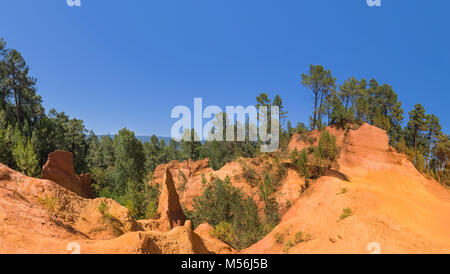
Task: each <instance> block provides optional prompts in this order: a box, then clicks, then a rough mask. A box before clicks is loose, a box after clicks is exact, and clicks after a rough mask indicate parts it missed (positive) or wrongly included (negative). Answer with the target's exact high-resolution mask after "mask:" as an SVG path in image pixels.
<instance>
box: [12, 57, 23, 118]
mask: <svg viewBox="0 0 450 274" xmlns="http://www.w3.org/2000/svg"><path fill="white" fill-rule="evenodd" d="M11 71H12V73H11V76H12V85H11V86H12V90H13V92H14V102H15V105H16V119H17V123H18V124H19V126H20V124H21V121H20V100H19V91H18V88H17V86H16V72H15V68H14V64H11Z"/></svg>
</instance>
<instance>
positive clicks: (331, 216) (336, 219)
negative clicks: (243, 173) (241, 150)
mask: <svg viewBox="0 0 450 274" xmlns="http://www.w3.org/2000/svg"><path fill="white" fill-rule="evenodd" d="M330 131H331V132H332V133H333V134H336V135H337V137H338V138H337V140H338V142H339V145H340V146H341V148H342V150H341V155H340V159H339V165H340V171H341V172H343V173H344V174H346V175H347V176H348V177H350V180H351V181H350V182H345V181H342V180H339V179H337V178H333V177H322V178H320V179H319V180H318V181H316V182H314V183H313V184H312V186H311V187H310V188H309V189H308V191H307V192H306V193H305V194H304V195H303V196H302V197H300V198H299V199H298V200H297V201H296V202H295V204H294V205H293V206H292V208H291V209H290V210H289V211H288V212H287V213H286V214H285V215H284V216H283V219H282V222H281V223H280V224H279V225H278V226H277V227H276V228H275V229H274V230H273V231H272V232H271V233H270V234H269V235H267V236H266V237H265V238H264V239H262V240H261V241H260V242H258V243H256V244H255V245H253V246H252V247H250V248H248V249H247V250H245V251H244V252H245V253H283V252H287V253H372V252H380V253H450V229H449V228H450V191H449V190H448V189H446V188H444V187H442V186H441V185H439V184H438V183H437V182H435V181H433V180H430V179H427V178H425V177H424V176H423V175H422V174H420V173H419V172H418V171H417V170H416V169H415V168H414V166H413V165H412V164H411V162H409V161H408V160H407V159H406V157H405V156H404V155H401V154H398V153H396V152H395V150H394V149H392V148H390V147H389V145H388V137H387V135H386V133H385V132H384V131H383V130H381V129H378V128H376V127H373V126H370V125H367V124H365V125H363V126H361V127H360V128H359V129H357V130H349V131H348V132H347V133H345V132H343V131H336V130H334V129H331V130H330ZM313 134H314V133H313ZM316 135H318V134H317V133H316ZM297 137H298V136H297ZM309 145H310V144H306V143H305V142H304V141H302V140H297V139H293V141H292V142H291V144H290V148H291V149H293V148H295V147H297V148H300V149H301V148H302V147H306V146H309ZM344 190H347V191H344ZM344 208H350V209H351V210H352V212H353V215H352V216H350V217H347V218H344V219H342V220H341V219H340V217H341V214H342V213H343V209H344ZM299 231H302V232H303V235H306V234H310V236H311V240H309V241H305V242H300V241H297V243H296V242H295V241H293V239H294V237H295V234H296V233H297V232H299ZM276 238H277V239H278V241H277V240H276ZM304 238H305V237H304ZM289 240H292V244H291V245H289V244H286V243H288V242H289Z"/></svg>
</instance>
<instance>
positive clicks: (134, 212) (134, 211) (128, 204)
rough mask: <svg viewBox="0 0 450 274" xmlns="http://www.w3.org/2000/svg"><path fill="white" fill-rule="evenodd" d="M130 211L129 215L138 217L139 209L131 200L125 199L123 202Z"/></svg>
mask: <svg viewBox="0 0 450 274" xmlns="http://www.w3.org/2000/svg"><path fill="white" fill-rule="evenodd" d="M123 206H124V207H126V208H127V209H128V210H129V211H130V215H131V216H133V217H134V218H138V214H139V210H138V208H137V207H136V206H135V204H134V203H133V201H131V200H126V201H125V203H124V204H123Z"/></svg>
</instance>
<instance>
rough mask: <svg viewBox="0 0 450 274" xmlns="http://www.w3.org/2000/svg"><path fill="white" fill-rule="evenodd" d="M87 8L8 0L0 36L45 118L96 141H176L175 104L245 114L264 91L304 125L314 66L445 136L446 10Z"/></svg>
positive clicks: (308, 2)
mask: <svg viewBox="0 0 450 274" xmlns="http://www.w3.org/2000/svg"><path fill="white" fill-rule="evenodd" d="M81 1H82V7H80V8H77V7H74V8H70V7H68V6H67V5H66V0H51V1H48V0H46V1H36V0H1V2H0V11H1V16H0V37H3V38H5V40H6V41H7V43H8V46H9V47H13V48H16V49H18V50H19V51H20V52H21V53H22V55H23V56H24V57H25V59H26V60H27V62H28V64H29V66H30V70H31V74H32V75H33V76H34V77H36V78H37V79H38V82H37V86H38V92H39V94H40V95H41V96H42V97H43V100H44V105H45V107H46V109H47V110H49V109H50V108H56V109H57V110H58V111H64V112H66V113H67V114H69V115H70V116H71V117H76V118H79V119H82V120H84V121H85V124H86V126H87V128H88V129H93V130H94V131H95V132H96V133H97V134H107V133H115V132H117V130H118V129H121V128H123V127H127V128H129V129H132V130H134V131H135V132H136V134H137V135H151V134H157V135H162V136H169V135H170V128H171V126H172V124H173V123H174V122H175V120H173V119H171V118H170V113H171V110H172V108H173V107H175V106H177V105H187V106H189V107H191V108H192V107H193V99H194V97H203V104H204V105H219V106H222V107H225V106H226V105H250V104H254V103H255V97H256V96H257V95H258V94H259V93H261V92H266V93H269V94H271V95H272V96H274V95H275V94H277V93H278V94H280V95H281V97H282V98H283V100H284V104H285V106H286V108H287V110H288V111H289V117H288V118H289V119H290V120H291V121H293V122H294V123H296V122H298V121H303V122H307V120H308V117H309V115H310V114H311V111H312V103H311V97H310V95H309V93H308V90H307V89H306V88H305V87H303V86H302V85H301V81H300V75H301V73H304V72H306V71H307V70H308V66H309V64H322V65H324V66H326V67H327V68H329V69H331V70H332V72H333V73H334V75H335V76H336V77H337V78H338V83H339V84H340V83H342V82H343V81H344V80H345V79H347V78H349V77H351V76H355V77H357V78H363V77H364V78H367V79H371V78H376V79H377V80H378V82H379V83H387V84H390V85H392V86H393V88H394V90H395V91H396V92H397V93H398V94H399V99H400V100H401V101H402V102H403V108H404V110H405V113H407V112H408V111H409V110H410V109H411V108H412V107H413V106H414V104H416V103H418V102H420V103H422V104H423V105H424V107H425V109H426V110H427V112H428V113H434V114H436V115H438V116H439V118H440V120H441V124H442V125H443V127H444V129H445V131H446V132H448V128H449V126H450V124H449V121H448V119H447V118H448V117H449V114H450V110H449V101H450V100H449V98H450V96H449V95H448V94H449V82H448V79H449V71H450V50H449V49H450V33H449V32H450V31H449V27H450V19H449V16H448V12H449V11H450V2H449V1H445V0H433V1H425V0H410V1H407V0H382V6H381V7H379V8H377V7H374V8H370V7H368V6H367V4H366V0H345V1H344V0H342V1H336V0H282V1H275V0H190V1H186V0H146V1H142V0H127V1H125V0H122V1H119V0H111V1H107V0H101V1H99V0H81ZM406 116H407V115H406ZM205 122H206V121H205Z"/></svg>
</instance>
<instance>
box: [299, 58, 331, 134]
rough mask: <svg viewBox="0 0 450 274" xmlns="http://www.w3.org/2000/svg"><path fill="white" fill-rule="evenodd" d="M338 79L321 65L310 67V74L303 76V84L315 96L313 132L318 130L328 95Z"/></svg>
mask: <svg viewBox="0 0 450 274" xmlns="http://www.w3.org/2000/svg"><path fill="white" fill-rule="evenodd" d="M335 83H336V78H334V77H333V76H332V74H331V71H330V70H325V69H324V68H323V66H321V65H317V66H315V65H310V67H309V74H302V84H303V85H304V86H305V87H308V88H309V89H310V90H311V91H312V93H313V96H314V113H313V117H312V128H311V129H312V130H315V129H316V126H317V123H318V121H319V120H321V113H322V111H323V109H322V106H323V104H324V100H325V98H326V96H327V94H328V93H330V92H331V91H332V90H333V89H334V87H335V86H336V84H335Z"/></svg>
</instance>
